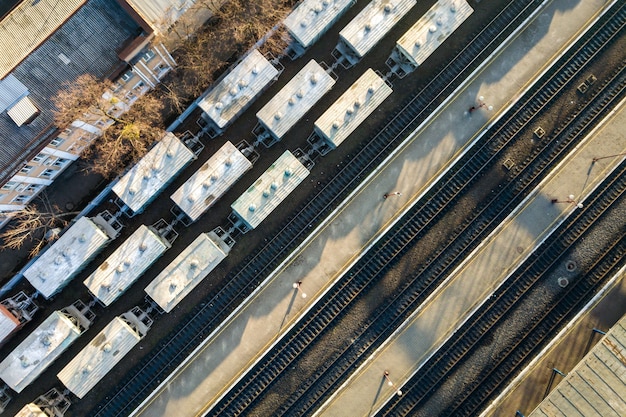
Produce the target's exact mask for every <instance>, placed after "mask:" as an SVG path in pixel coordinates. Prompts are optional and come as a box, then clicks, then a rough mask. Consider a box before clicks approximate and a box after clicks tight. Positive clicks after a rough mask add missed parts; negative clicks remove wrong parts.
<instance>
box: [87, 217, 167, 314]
mask: <svg viewBox="0 0 626 417" xmlns="http://www.w3.org/2000/svg"><path fill="white" fill-rule="evenodd" d="M170 246H171V243H170V242H169V241H168V240H167V239H165V238H163V237H162V236H161V235H160V234H159V232H157V230H155V229H154V228H153V227H152V226H150V227H148V226H145V225H141V226H139V228H138V229H137V230H135V232H134V233H133V234H132V235H131V236H130V237H129V238H128V239H126V241H125V242H124V243H122V244H121V245H120V246H119V247H118V248H117V249H116V250H115V252H113V253H112V254H111V255H110V256H109V257H108V258H107V259H106V261H104V262H103V263H102V264H101V265H100V266H99V267H98V268H97V269H96V270H95V271H94V272H93V273H92V274H91V275H89V277H87V279H86V280H85V281H83V282H84V284H85V285H86V286H87V288H89V291H90V292H91V293H92V294H93V295H95V296H96V298H98V300H99V301H100V302H102V303H103V304H104V305H105V306H108V305H110V304H111V303H112V302H113V301H115V300H116V299H117V298H118V297H119V296H120V295H122V294H123V293H124V292H125V291H126V290H127V289H128V288H129V287H130V286H131V285H132V284H133V283H134V282H135V281H136V280H137V279H138V278H139V277H140V276H141V275H142V274H143V273H144V272H145V270H146V269H148V268H149V267H150V265H152V264H153V263H154V261H156V260H157V259H158V258H159V257H160V256H161V255H162V254H163V253H165V251H166V250H168V249H169V248H170Z"/></svg>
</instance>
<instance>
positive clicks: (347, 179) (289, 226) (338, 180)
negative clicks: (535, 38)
mask: <svg viewBox="0 0 626 417" xmlns="http://www.w3.org/2000/svg"><path fill="white" fill-rule="evenodd" d="M535 7H536V2H535V1H532V0H525V1H516V2H512V3H511V4H509V5H507V6H506V8H505V9H504V10H502V11H500V12H499V14H498V15H497V16H496V17H495V18H494V19H493V20H492V21H490V22H488V23H486V24H485V26H484V27H482V28H479V29H478V30H477V32H476V35H475V36H474V37H473V38H472V39H473V40H472V42H471V43H470V44H468V46H466V47H465V48H464V49H463V50H462V51H460V52H459V53H458V54H457V55H456V56H455V58H454V59H453V60H452V61H451V62H450V63H449V64H448V65H446V66H445V67H443V68H442V69H441V71H440V72H439V74H438V75H437V76H436V77H433V79H432V81H431V82H430V83H429V84H428V85H427V86H426V87H425V88H424V89H422V90H420V91H419V92H417V93H416V95H415V96H414V97H413V98H412V99H411V100H409V101H408V103H407V104H406V105H404V106H403V107H402V108H401V109H400V111H399V113H398V114H397V115H396V117H393V118H391V119H390V120H389V121H388V123H387V124H386V125H385V126H384V128H383V129H381V131H380V132H379V133H378V134H376V135H375V136H373V137H372V138H370V139H369V140H367V141H364V143H363V145H362V146H361V147H360V150H359V151H358V152H357V153H356V155H354V156H353V157H351V158H350V163H349V164H343V166H342V168H341V169H340V170H339V172H337V173H336V174H335V175H333V176H332V178H331V179H330V180H328V181H327V182H326V183H324V184H323V187H322V188H321V189H320V191H318V192H317V194H316V195H314V196H313V197H312V198H311V199H310V200H309V201H308V202H307V203H306V204H304V205H303V206H302V207H300V208H298V210H296V212H295V214H293V215H292V216H291V217H290V218H288V219H287V220H286V222H285V225H284V227H283V228H282V229H281V231H280V232H279V233H277V234H276V236H275V238H273V239H272V240H270V241H269V242H268V243H267V244H266V245H264V246H263V247H260V248H258V249H257V250H256V251H255V252H254V253H253V254H252V255H250V256H249V257H248V258H246V260H245V261H244V262H243V263H242V266H241V267H240V268H238V269H237V270H236V271H234V272H233V273H232V274H231V277H230V278H229V279H228V285H227V286H225V287H224V288H223V289H222V290H220V291H219V292H218V293H217V295H215V296H214V297H212V298H211V299H209V300H207V301H206V302H205V303H203V304H201V305H200V306H198V308H196V309H195V310H194V311H193V312H192V313H191V314H190V315H189V317H188V318H187V319H186V320H183V322H184V324H183V325H182V326H180V327H179V328H177V329H175V330H174V331H173V332H172V333H171V334H170V335H169V336H168V337H167V338H165V339H164V340H163V342H162V343H161V344H160V345H159V347H158V348H157V349H156V351H155V352H154V355H151V356H150V357H148V358H146V359H144V360H143V361H142V362H141V363H140V364H139V365H137V366H136V367H135V368H134V369H133V370H132V371H131V372H129V376H128V377H127V378H125V379H124V380H123V381H122V382H121V383H120V384H119V385H118V386H117V387H116V388H115V389H114V390H113V391H112V392H111V393H110V394H109V396H108V397H107V398H106V399H105V400H103V401H102V402H101V403H99V404H97V405H96V406H95V407H94V409H93V410H92V412H91V415H93V416H119V415H128V414H130V412H131V410H133V409H134V408H136V407H137V406H138V405H139V404H140V402H141V401H142V400H143V399H144V398H146V397H147V396H148V394H149V393H150V392H152V391H153V390H154V389H155V388H156V387H157V386H158V384H159V383H160V382H161V381H162V380H163V379H165V378H166V377H167V375H168V374H169V373H170V372H171V371H172V370H173V369H175V367H176V366H178V365H179V364H180V363H182V361H183V360H184V359H185V358H186V357H187V356H188V355H189V354H190V353H191V352H192V351H193V349H195V347H197V346H198V345H199V344H200V343H201V342H202V340H203V339H204V338H205V337H207V336H208V335H209V334H210V333H211V332H212V331H213V330H214V329H215V328H216V327H217V326H218V325H219V323H221V322H222V321H223V320H224V319H225V318H226V317H227V316H228V314H229V313H230V312H231V311H232V310H233V308H234V307H235V306H236V305H237V304H238V303H239V302H241V300H243V299H244V298H245V297H246V296H247V295H248V294H250V293H251V292H252V291H253V290H254V288H256V287H257V286H258V285H259V283H260V282H261V281H262V280H263V279H264V278H265V277H266V276H267V275H268V274H269V273H270V272H271V271H272V270H273V269H274V268H275V267H276V266H277V265H278V264H279V263H280V261H281V260H282V259H283V258H284V257H285V256H286V255H287V254H288V253H289V252H290V251H291V250H293V249H294V248H295V247H296V246H297V244H298V243H300V242H302V241H303V240H304V239H305V237H306V236H307V235H308V233H309V231H310V230H311V228H312V227H313V226H314V225H317V224H319V223H320V222H321V221H322V220H323V219H324V218H325V217H326V216H327V215H328V214H329V213H330V212H331V211H332V210H333V209H334V208H335V207H336V206H337V205H338V204H339V203H340V202H341V201H342V200H343V199H344V198H345V197H346V196H347V195H348V194H349V192H350V191H351V190H353V189H354V187H355V186H356V185H357V184H358V183H359V182H361V181H362V179H363V178H364V177H365V176H367V175H368V174H369V173H370V172H371V171H372V170H373V169H375V167H376V166H378V165H379V164H380V163H381V162H382V161H383V160H384V158H385V157H386V156H387V155H389V153H390V152H392V150H393V149H395V147H397V146H398V145H399V144H400V143H401V142H402V141H403V140H404V138H405V137H406V136H407V135H408V133H409V132H411V131H412V130H414V129H415V128H416V127H417V126H418V125H419V124H420V123H421V122H422V121H423V120H425V118H426V117H427V116H428V114H429V113H430V112H431V111H432V110H433V109H434V108H435V107H436V105H437V104H438V103H439V102H441V101H442V100H443V99H444V98H445V97H446V96H447V95H449V94H450V93H451V92H452V91H453V90H454V89H455V88H456V87H457V86H458V85H459V84H460V83H461V81H462V80H463V79H464V77H466V76H467V75H469V73H471V71H472V70H473V69H474V68H476V66H478V65H479V64H480V62H482V61H483V60H484V59H486V57H487V56H488V55H489V53H491V52H492V51H493V50H494V49H495V48H496V47H497V45H498V44H499V43H500V42H501V41H502V39H503V38H505V37H506V36H508V33H510V32H511V31H512V30H513V28H514V27H516V25H519V24H520V23H521V22H522V21H523V20H524V19H525V18H526V17H527V16H528V15H529V14H530V13H531V12H532V11H533V10H534V8H535Z"/></svg>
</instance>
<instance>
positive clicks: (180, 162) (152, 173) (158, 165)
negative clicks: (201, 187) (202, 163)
mask: <svg viewBox="0 0 626 417" xmlns="http://www.w3.org/2000/svg"><path fill="white" fill-rule="evenodd" d="M195 158H196V156H195V155H194V153H193V152H192V151H191V149H189V148H188V147H187V146H185V144H184V143H183V142H182V141H181V140H180V139H178V138H177V137H176V136H175V135H174V134H173V133H170V132H167V133H166V134H165V135H164V136H163V139H161V141H159V142H158V143H157V144H156V145H155V146H154V147H153V148H152V149H150V152H148V153H147V154H146V155H145V156H144V157H143V158H141V159H140V160H139V162H137V163H136V164H135V165H134V166H133V168H132V169H131V170H130V171H128V172H127V173H126V174H125V175H124V176H123V177H122V178H121V179H120V180H119V181H118V182H117V184H115V185H114V186H113V192H114V193H115V194H117V195H118V196H119V198H120V199H121V200H122V201H123V202H124V204H126V205H127V206H128V207H130V209H131V210H132V211H134V212H135V213H138V212H141V211H142V210H143V208H144V207H145V205H146V204H148V203H149V202H150V201H151V200H152V199H153V198H154V197H156V195H157V194H158V193H159V192H161V190H162V189H163V187H165V185H167V184H168V183H169V182H170V181H171V180H172V179H173V178H174V177H175V176H176V175H177V174H178V172H180V170H181V169H183V168H184V167H185V166H186V165H187V164H188V163H189V162H190V161H192V160H193V159H195Z"/></svg>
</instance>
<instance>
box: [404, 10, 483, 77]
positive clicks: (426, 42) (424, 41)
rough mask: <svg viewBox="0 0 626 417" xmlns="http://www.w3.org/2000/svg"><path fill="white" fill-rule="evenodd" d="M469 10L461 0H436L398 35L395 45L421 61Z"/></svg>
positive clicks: (408, 55) (465, 17) (469, 12)
mask: <svg viewBox="0 0 626 417" xmlns="http://www.w3.org/2000/svg"><path fill="white" fill-rule="evenodd" d="M473 12H474V9H472V7H471V6H470V5H469V4H468V3H467V2H466V1H465V0H439V1H438V2H437V3H435V5H433V7H431V8H430V10H428V11H427V12H426V13H425V14H424V16H422V18H421V19H420V20H418V21H417V23H415V24H414V25H413V26H412V27H411V28H410V29H409V30H407V31H406V32H405V34H404V35H402V37H401V38H400V39H399V40H398V42H397V44H396V48H397V49H398V51H400V52H401V53H402V54H403V55H405V56H406V57H407V58H409V59H410V60H412V61H413V62H414V63H415V64H416V65H421V64H422V63H423V62H424V61H425V60H426V58H428V57H429V56H430V54H432V53H433V52H434V51H435V50H436V49H437V48H438V47H439V45H441V44H442V43H443V42H444V41H445V40H446V39H447V38H448V36H450V35H451V34H452V33H453V32H454V31H455V30H456V29H457V28H458V27H459V26H460V25H461V23H463V22H464V21H465V20H466V19H467V18H468V17H469V16H471V14H472V13H473Z"/></svg>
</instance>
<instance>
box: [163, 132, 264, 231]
mask: <svg viewBox="0 0 626 417" xmlns="http://www.w3.org/2000/svg"><path fill="white" fill-rule="evenodd" d="M250 168H252V163H251V162H250V161H249V160H248V158H246V157H245V156H244V155H243V154H242V153H241V152H239V150H238V149H237V148H236V147H235V145H233V144H232V143H230V142H226V143H225V144H224V145H223V146H222V147H221V148H220V149H219V150H218V151H217V152H216V153H215V154H214V155H213V156H211V158H209V160H208V161H207V162H206V163H205V164H204V165H202V166H201V167H200V169H198V171H196V173H195V174H193V175H192V176H191V178H189V179H188V180H187V181H186V182H185V183H184V184H183V185H181V186H180V188H179V189H178V190H176V192H175V193H174V194H172V200H174V202H175V203H176V204H177V205H178V207H180V208H181V209H182V210H183V211H184V212H185V214H187V216H189V218H190V219H191V220H193V221H196V220H197V219H198V217H200V216H201V215H202V214H203V213H204V212H206V211H207V210H208V209H209V208H210V207H211V206H212V205H213V204H215V202H216V201H217V200H219V199H220V197H222V195H224V193H225V192H226V191H227V190H228V189H229V188H230V187H231V186H232V185H233V184H234V183H236V182H237V181H238V180H239V178H241V176H242V175H243V174H244V173H245V172H246V171H248V170H249V169H250Z"/></svg>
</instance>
